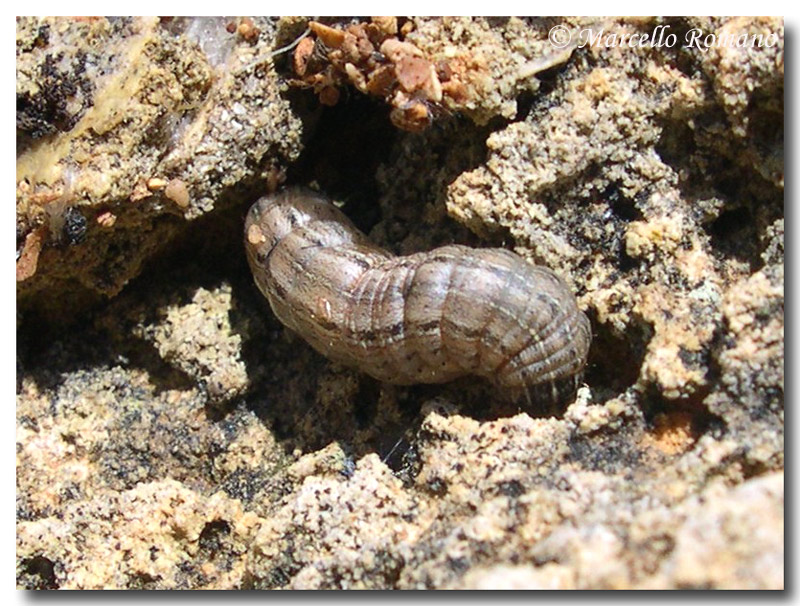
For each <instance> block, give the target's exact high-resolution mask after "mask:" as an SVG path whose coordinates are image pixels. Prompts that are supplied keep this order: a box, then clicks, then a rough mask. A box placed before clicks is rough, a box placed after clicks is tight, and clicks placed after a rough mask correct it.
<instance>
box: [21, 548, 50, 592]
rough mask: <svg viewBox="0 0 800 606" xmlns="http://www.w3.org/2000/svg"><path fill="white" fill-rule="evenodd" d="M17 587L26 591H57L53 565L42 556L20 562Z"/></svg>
mask: <svg viewBox="0 0 800 606" xmlns="http://www.w3.org/2000/svg"><path fill="white" fill-rule="evenodd" d="M21 569H22V575H21V578H18V579H17V583H18V585H19V586H21V587H24V588H26V589H58V587H59V585H58V582H57V580H56V572H55V563H54V562H53V561H52V560H50V559H49V558H46V557H44V556H34V557H32V558H29V559H27V560H23V561H22V562H21Z"/></svg>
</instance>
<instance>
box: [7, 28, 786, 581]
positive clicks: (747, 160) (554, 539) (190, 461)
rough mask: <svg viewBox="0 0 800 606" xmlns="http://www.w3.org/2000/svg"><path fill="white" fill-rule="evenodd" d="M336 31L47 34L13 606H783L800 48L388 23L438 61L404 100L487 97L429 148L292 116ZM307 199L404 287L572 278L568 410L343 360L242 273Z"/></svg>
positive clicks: (34, 133) (37, 36)
mask: <svg viewBox="0 0 800 606" xmlns="http://www.w3.org/2000/svg"><path fill="white" fill-rule="evenodd" d="M307 23H308V20H307V19H280V20H277V19H265V18H253V19H216V18H202V19H173V20H158V19H109V20H106V19H92V20H75V19H65V18H59V19H49V18H45V19H38V18H37V19H34V18H20V19H18V21H17V128H18V131H17V133H18V141H17V154H18V157H17V177H18V179H17V244H18V261H17V276H18V304H19V305H18V307H19V311H18V316H17V317H18V320H17V321H18V329H17V340H18V351H17V428H16V429H17V439H16V447H17V462H16V464H17V582H18V586H19V587H27V588H99V587H107V588H111V587H115V588H131V589H133V588H220V589H243V588H287V589H288V588H297V589H299V588H484V589H489V588H509V589H516V588H563V589H567V588H581V589H601V588H648V589H653V588H659V589H660V588H768V589H777V588H782V587H783V585H784V578H783V559H784V548H783V531H784V524H783V515H784V513H783V512H784V505H783V503H784V496H783V494H784V492H783V477H784V476H783V467H784V454H783V451H784V429H783V428H784V414H783V402H784V368H783V366H784V319H783V317H784V294H783V291H784V252H783V250H784V247H783V238H784V222H783V197H784V190H783V22H782V21H781V20H780V19H762V18H727V19H723V18H711V19H701V18H690V19H682V18H669V19H644V18H630V19H610V20H604V21H601V22H597V21H592V20H587V19H574V18H571V19H556V18H547V19H480V18H475V19H470V18H458V19H445V20H440V19H432V18H418V19H402V18H401V19H397V20H392V19H387V18H383V19H375V20H372V21H363V22H361V23H370V24H371V25H370V27H377V28H379V29H380V31H381V32H383V33H382V34H381V35H389V36H391V37H396V38H397V40H398V41H400V42H401V43H407V44H409V45H412V46H413V47H414V48H416V49H418V50H417V51H413V52H412V51H411V50H409V47H405V46H403V47H396V48H394V49H392V48H388V47H387V49H386V50H387V52H390V51H391V52H398V53H400V55H402V56H400V55H398V57H396V58H397V63H398V64H402V66H403V67H402V69H403V70H405V71H404V72H403V73H402V74H401V75H400V77H401V78H402V82H403V83H404V84H402V86H401V87H400V88H401V89H402V90H401V92H402V93H403V94H407V93H408V91H411V92H412V93H413V92H415V91H416V92H418V91H421V90H423V89H424V90H425V94H426V95H428V96H429V97H431V99H434V98H436V97H437V95H438V92H437V91H438V89H436V86H435V84H436V82H437V81H438V82H439V84H442V85H443V83H444V82H446V81H447V80H446V78H445V77H444V76H445V75H447V74H446V70H445V71H444V72H442V75H441V76H440V74H439V72H437V75H436V78H434V77H433V75H431V73H430V72H429V71H425V70H424V69H423V68H425V69H427V67H428V63H424V62H429V63H430V64H431V65H439V67H440V68H442V69H443V67H442V65H441V64H440V63H439V61H441V60H443V59H448V58H449V59H450V60H451V62H452V65H450V69H453V68H454V67H455V68H458V69H464V70H466V71H464V72H463V73H462V75H464V76H465V77H464V78H463V79H461V80H459V82H461V83H462V84H464V83H469V84H470V87H469V91H470V92H469V94H468V95H466V96H464V97H458V96H457V95H456V96H453V95H454V94H455V92H456V91H455V89H454V88H451V90H450V92H449V93H447V94H444V93H443V94H442V99H443V102H442V107H434V106H431V107H433V108H434V109H436V111H434V112H433V113H432V115H433V116H434V119H433V120H432V121H431V122H430V124H429V125H428V126H427V128H424V129H422V130H421V131H420V132H417V133H410V132H403V131H401V130H398V129H397V128H396V127H395V126H394V125H393V123H392V121H391V119H390V116H389V114H390V111H391V103H392V101H387V100H386V99H384V98H381V97H380V96H375V95H371V96H370V95H369V94H365V93H362V92H360V89H359V82H360V76H359V74H360V73H361V72H359V70H357V69H356V70H355V71H353V69H349V72H345V74H346V76H347V79H342V80H340V81H337V82H338V83H337V88H336V91H337V92H336V94H337V95H338V97H337V101H336V103H335V104H328V106H326V107H323V106H322V105H320V101H321V97H320V96H319V95H317V94H314V91H310V90H302V89H301V88H298V87H296V86H293V85H290V84H289V81H290V80H292V79H293V78H294V76H293V75H292V72H293V71H296V68H295V67H293V66H295V65H297V64H299V62H300V60H301V59H302V60H303V61H312V59H313V57H312V56H311V55H309V54H307V53H308V52H309V50H310V49H311V48H312V47H311V46H309V44H308V43H306V44H304V45H303V46H298V47H297V48H298V49H300V51H299V54H297V53H294V54H293V53H292V52H290V51H291V49H290V50H288V51H285V52H283V53H281V54H278V55H275V56H274V57H272V56H270V55H269V52H270V51H271V50H273V49H276V48H278V47H282V46H285V45H289V44H291V43H292V42H294V41H295V40H296V39H297V38H298V37H299V36H300V35H301V34H303V32H304V29H305V27H306V25H307ZM358 23H359V22H358V20H348V19H326V20H325V21H324V28H329V29H330V30H331V31H328V30H327V29H324V28H321V27H317V26H315V27H316V28H317V33H316V34H315V35H314V38H315V39H316V38H317V37H327V38H328V39H329V40H330V41H332V43H333V42H335V41H336V40H338V39H339V34H337V33H336V32H338V31H345V30H346V28H347V27H348V26H349V25H358ZM555 25H563V26H564V27H565V28H566V30H568V31H569V32H571V33H572V34H573V35H577V34H578V32H580V30H581V29H585V28H588V27H596V28H604V32H606V33H607V34H616V35H618V36H622V35H623V34H625V35H631V34H634V33H646V32H652V31H653V29H654V28H655V27H657V26H662V27H667V28H668V30H667V31H669V32H672V33H675V34H676V36H678V37H683V36H685V35H686V34H687V32H689V31H691V30H693V29H695V28H698V30H699V31H701V32H702V33H703V34H704V35H711V34H714V35H715V36H720V37H721V36H722V35H723V34H730V35H749V36H757V35H762V36H767V35H770V34H771V35H773V38H772V39H774V40H776V44H775V45H773V46H771V47H768V48H767V47H762V48H760V49H758V48H756V49H751V50H750V51H748V52H745V51H744V50H742V49H741V48H739V49H735V48H734V49H719V48H712V49H709V50H708V51H705V52H702V51H700V50H699V49H697V48H685V47H684V48H681V45H676V46H674V47H658V46H656V47H649V46H648V47H646V48H633V49H631V48H627V47H625V48H620V47H616V48H614V47H610V46H604V45H600V44H596V45H594V46H590V47H584V48H578V47H577V45H574V44H573V45H571V46H569V47H568V48H567V49H566V50H565V51H562V52H560V53H556V52H554V50H553V48H552V45H550V43H549V42H548V37H547V36H548V31H549V30H550V28H552V27H553V26H555ZM363 27H366V26H363ZM362 29H363V28H362ZM350 31H351V32H352V31H355V32H356V33H357V32H359V31H361V29H359V28H356V29H354V30H350ZM353 36H355V34H353ZM356 37H357V36H356ZM309 38H310V36H307V37H306V38H304V39H305V40H308V39H309ZM341 38H342V40H341V43H342V45H344V40H345V37H344V36H342V37H341ZM354 39H355V38H354ZM389 46H390V47H391V44H390V45H389ZM343 48H345V47H344V46H343ZM354 48H356V50H357V47H354ZM365 48H366V47H365ZM398 49H399V50H398ZM403 49H405V51H404V52H403V53H401V52H400V51H401V50H403ZM345 50H347V48H345ZM351 50H352V49H351ZM362 50H363V49H362ZM353 52H355V51H353ZM416 53H419V54H418V55H417V54H416ZM408 57H417V58H420V59H422V60H423V62H415V61H411V60H410V59H408ZM373 59H376V60H377V59H380V58H379V57H373ZM309 65H312V64H311V63H309ZM345 69H348V68H345ZM423 72H424V73H423ZM487 74H488V77H486V75H487ZM295 75H296V74H295ZM384 76H385V74H384ZM423 76H424V77H423ZM466 76H470V77H469V78H467V77H466ZM382 77H383V76H382ZM351 80H352V82H351ZM364 86H365V87H366V84H364ZM406 89H408V90H406ZM417 89H418V90H417ZM368 92H369V91H368ZM461 92H463V91H461ZM448 99H449V101H448ZM456 99H457V100H458V101H457V102H456V101H455V100H456ZM330 100H331V98H328V101H330ZM429 101H430V99H428V100H427V101H426V103H428V102H429ZM426 107H427V106H426ZM284 179H285V180H286V181H287V182H289V183H293V184H294V183H298V184H308V183H316V184H317V185H318V186H319V187H321V188H322V189H324V190H326V191H327V192H328V193H330V194H331V195H333V196H334V197H336V198H337V199H339V200H341V201H342V203H343V208H344V210H345V212H346V213H347V214H348V215H350V216H351V217H353V219H354V221H356V223H357V224H358V225H359V226H360V227H362V228H364V230H365V231H367V232H368V233H369V234H370V237H371V238H372V239H373V240H374V241H376V242H377V243H378V244H379V245H381V246H384V247H386V248H388V249H390V250H392V251H393V252H395V253H400V254H407V253H409V252H413V251H418V250H425V249H428V248H430V247H433V246H436V245H441V244H444V243H449V242H459V243H465V244H471V245H476V246H489V245H491V246H505V247H507V248H512V249H514V250H515V251H516V252H518V253H519V254H521V255H523V256H524V257H526V258H527V259H529V260H531V261H534V262H539V263H544V264H546V265H549V266H551V267H552V268H553V269H554V270H555V271H557V272H558V273H560V274H561V275H562V276H564V278H565V279H566V280H567V281H568V282H569V284H570V285H571V287H572V288H573V289H574V290H575V292H576V293H577V295H578V298H579V302H580V305H581V307H582V308H583V309H584V310H585V311H586V312H587V314H588V315H589V317H590V319H591V321H592V328H593V332H594V341H593V345H592V350H591V352H590V362H589V366H588V368H587V372H586V376H585V386H584V387H583V388H582V389H581V390H579V393H578V395H577V396H576V398H575V400H574V401H572V402H567V403H565V409H564V410H561V411H558V412H557V414H555V415H550V414H545V412H544V411H543V410H537V409H533V410H525V411H521V410H517V409H516V408H514V409H509V407H508V405H506V404H504V403H503V402H502V398H500V397H498V394H495V393H493V391H492V390H491V389H489V388H487V387H486V386H485V385H482V384H480V383H479V382H475V381H461V382H458V383H456V384H451V385H441V386H412V387H396V386H391V385H383V384H379V383H376V382H375V381H372V380H370V379H368V378H366V377H364V376H362V375H360V374H359V373H357V372H356V371H353V370H351V369H347V368H342V367H339V366H336V365H333V364H331V363H329V362H328V361H326V360H324V359H323V358H321V357H320V356H318V355H317V354H316V353H314V352H313V351H312V350H311V349H310V348H309V347H308V346H307V345H306V344H305V343H304V342H303V341H302V340H301V339H299V338H298V337H297V336H295V335H292V334H291V333H290V332H289V331H288V330H286V329H284V328H283V327H282V326H281V325H280V324H279V323H278V321H277V320H276V319H275V318H274V316H273V315H272V314H271V312H270V311H269V309H268V306H267V304H266V302H265V301H264V300H263V299H262V298H261V297H260V295H259V294H258V292H257V290H256V288H255V286H254V285H253V283H252V278H251V276H250V275H249V272H248V269H247V265H246V262H245V259H244V254H243V252H244V251H243V247H242V223H243V217H244V213H245V212H246V209H247V207H248V206H249V204H250V203H251V202H252V201H254V200H255V198H256V197H258V196H259V195H260V194H261V193H263V192H264V191H268V190H270V189H273V188H275V187H276V186H278V185H279V184H280V182H281V181H282V180H284ZM103 297H107V299H104V298H103Z"/></svg>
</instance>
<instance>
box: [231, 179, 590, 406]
mask: <svg viewBox="0 0 800 606" xmlns="http://www.w3.org/2000/svg"><path fill="white" fill-rule="evenodd" d="M245 249H246V254H247V259H248V262H249V265H250V268H251V271H252V273H253V277H254V279H255V283H256V285H257V286H258V288H259V290H260V291H261V293H262V294H263V295H264V296H265V297H266V298H267V300H268V301H269V304H270V306H271V308H272V311H273V312H274V313H275V315H276V316H277V317H278V319H279V320H280V321H281V322H282V323H283V324H284V325H285V326H287V327H289V328H290V329H291V330H293V331H295V332H296V333H298V334H299V335H300V336H301V337H303V338H304V339H305V340H306V341H307V342H308V343H309V344H310V345H311V346H312V347H313V348H314V349H316V350H317V351H319V352H320V353H322V354H323V355H324V356H326V357H328V358H329V359H331V360H333V361H335V362H339V363H342V364H345V365H348V366H352V367H356V368H358V369H359V370H361V371H362V372H364V373H366V374H368V375H371V376H372V377H374V378H375V379H377V380H379V381H383V382H387V383H394V384H400V385H410V384H416V383H444V382H448V381H451V380H454V379H456V378H458V377H461V376H464V375H477V376H480V377H484V378H486V379H488V380H490V381H491V382H493V383H494V384H496V385H497V386H498V387H499V388H500V389H501V390H502V391H503V392H505V393H506V394H507V396H508V397H509V398H510V399H512V400H520V399H522V398H525V399H527V400H528V402H529V403H532V401H533V400H534V399H535V397H541V396H540V395H537V394H540V393H541V392H542V389H541V388H542V387H543V388H544V392H545V393H547V392H551V393H552V397H553V398H557V397H563V385H564V384H565V382H566V383H567V384H569V385H572V386H573V390H574V386H576V385H577V381H578V379H579V377H580V373H581V371H582V369H583V368H584V366H585V364H586V358H587V355H588V351H589V345H590V343H591V326H590V323H589V320H588V318H587V317H586V315H585V314H583V312H581V311H580V310H579V309H578V305H577V302H576V300H575V297H574V295H573V294H572V293H571V292H570V291H569V289H568V288H567V286H566V284H565V283H564V282H563V281H562V280H561V279H560V278H559V277H558V276H556V274H555V273H553V272H552V271H551V270H549V269H547V268H545V267H541V266H536V265H532V264H530V263H528V262H526V261H525V260H524V259H522V257H520V256H518V255H516V254H515V253H513V252H511V251H508V250H505V249H497V248H491V249H474V248H470V247H467V246H461V245H449V246H443V247H441V248H436V249H434V250H431V251H429V252H421V253H416V254H412V255H408V256H394V255H392V254H390V253H389V252H387V251H385V250H382V249H381V248H379V247H377V246H375V245H374V244H373V243H371V242H370V241H369V240H368V239H367V237H366V236H365V235H364V234H363V233H362V232H360V231H359V230H358V229H357V228H356V227H355V226H354V225H353V224H352V223H351V221H350V220H349V219H348V218H347V217H346V216H345V215H344V213H342V212H341V211H340V210H339V209H338V208H336V207H335V206H334V205H333V204H332V203H331V201H330V200H329V199H327V198H326V197H324V196H323V195H322V194H319V193H316V192H313V191H311V190H308V189H304V188H291V189H286V190H284V191H283V192H280V193H277V194H273V195H269V196H265V197H263V198H261V199H259V200H258V201H256V202H255V203H254V204H253V205H252V207H251V208H250V210H249V211H248V213H247V218H246V221H245ZM537 388H539V389H537Z"/></svg>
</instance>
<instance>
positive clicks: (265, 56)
mask: <svg viewBox="0 0 800 606" xmlns="http://www.w3.org/2000/svg"><path fill="white" fill-rule="evenodd" d="M310 33H311V29H310V28H306V31H304V32H303V33H302V34H300V35H299V36H298V37H297V38H296V39H295V40H294V42H292V43H291V44H287V45H286V46H282V47H281V48H279V49H276V50H274V51H270V52H268V53H265V54H263V55H259V56H258V57H256V58H255V59H253V60H252V61H250V62H249V63H247V64H246V65H243V66H242V67H240V68H239V69H237V70H236V71H235V72H234V73H235V74H237V75H238V74H241V73H242V72H243V71H246V70H248V69H250V68H251V67H253V66H254V65H258V64H259V63H261V62H262V61H265V60H267V59H271V58H273V57H277V56H278V55H281V54H283V53H286V52H289V51H290V50H292V49H293V48H294V47H295V46H297V45H298V44H300V41H301V40H302V39H303V38H305V37H306V36H308V34H310Z"/></svg>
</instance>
